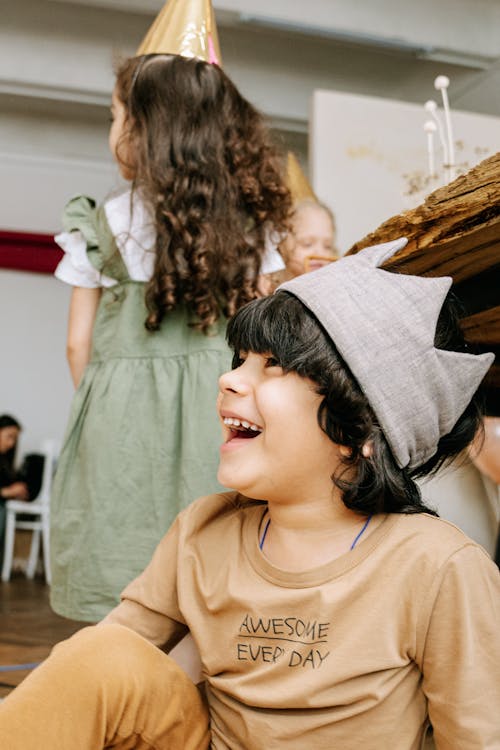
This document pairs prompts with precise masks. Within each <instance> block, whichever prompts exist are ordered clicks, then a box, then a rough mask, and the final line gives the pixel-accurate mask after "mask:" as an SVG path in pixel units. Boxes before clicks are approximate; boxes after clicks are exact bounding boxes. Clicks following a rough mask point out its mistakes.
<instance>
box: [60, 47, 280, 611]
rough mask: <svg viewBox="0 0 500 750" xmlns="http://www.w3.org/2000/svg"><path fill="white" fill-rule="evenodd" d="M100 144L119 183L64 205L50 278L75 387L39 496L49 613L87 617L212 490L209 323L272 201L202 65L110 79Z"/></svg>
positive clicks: (216, 71)
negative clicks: (46, 495) (44, 495)
mask: <svg viewBox="0 0 500 750" xmlns="http://www.w3.org/2000/svg"><path fill="white" fill-rule="evenodd" d="M112 117H113V124H112V126H111V132H110V147H111V151H112V152H113V154H114V156H115V158H116V160H117V162H118V164H119V167H120V171H121V173H122V175H123V177H124V178H125V179H128V180H132V189H131V190H129V191H127V192H124V193H121V194H120V195H118V196H116V197H114V198H111V199H110V200H108V201H107V202H106V203H105V204H104V206H103V207H100V208H96V207H95V205H94V204H93V202H92V201H90V200H89V199H88V198H78V199H76V200H73V201H71V202H70V204H69V206H68V208H67V210H66V214H65V218H64V224H65V229H66V230H67V231H68V234H64V235H60V236H59V237H58V241H59V243H60V244H61V246H62V247H63V248H64V249H65V251H66V255H65V257H64V258H63V260H62V262H61V264H60V265H59V267H58V269H57V271H56V275H57V276H58V277H59V278H60V279H62V280H63V281H66V282H68V283H70V284H72V285H73V286H74V287H75V288H74V290H73V296H72V300H71V307H70V316H69V336H68V357H69V362H70V368H71V372H72V375H73V379H74V382H75V385H76V386H77V387H78V389H77V392H76V395H75V398H74V402H73V407H72V411H71V416H70V420H69V425H68V428H67V433H66V438H65V443H64V446H63V450H62V455H61V458H60V461H59V467H58V471H57V475H56V478H55V485H54V494H53V502H52V540H53V541H52V551H53V559H52V565H53V586H52V591H51V601H52V606H53V608H54V609H55V610H56V612H58V613H60V614H62V615H64V616H66V617H70V618H72V619H77V620H87V621H96V620H98V619H100V618H101V617H103V616H104V615H105V614H106V613H107V612H108V611H109V610H110V609H111V607H113V606H114V605H115V604H116V603H117V601H118V597H119V592H120V590H121V589H122V588H123V586H124V585H125V583H126V582H127V581H128V580H130V578H132V577H134V576H135V575H136V574H137V573H138V572H139V571H140V570H141V569H142V568H143V567H144V565H145V564H146V562H147V561H148V559H149V558H150V556H151V553H152V551H153V549H154V547H155V546H156V544H157V542H158V540H159V538H160V537H161V535H162V533H163V532H164V531H165V529H166V528H168V526H169V525H170V523H171V522H172V520H173V519H174V518H175V516H176V515H177V513H178V512H179V510H180V509H181V508H183V507H185V506H186V505H187V504H188V503H189V502H191V501H192V500H193V499H194V498H195V497H197V496H198V495H199V494H200V493H201V492H205V491H206V488H207V487H209V488H212V489H214V490H215V489H216V488H217V487H218V486H219V485H217V484H216V480H215V476H216V467H217V444H218V441H219V433H220V428H219V427H218V423H217V419H216V415H215V411H214V407H213V402H214V397H215V393H216V389H217V378H218V376H219V375H220V374H221V373H222V372H223V371H224V370H225V369H227V366H228V363H229V361H230V355H229V353H228V349H227V345H226V343H225V340H224V335H225V321H226V318H227V317H228V316H230V315H232V314H233V313H234V312H235V311H236V310H238V309H239V308H240V307H241V306H242V305H243V304H244V303H246V302H248V301H249V300H250V299H252V298H254V297H255V296H256V295H257V286H258V279H259V273H260V272H261V271H263V270H266V268H265V264H264V267H263V261H264V260H265V259H264V255H265V252H264V248H265V246H266V243H268V244H269V238H270V236H271V235H272V233H273V232H274V231H278V232H282V231H283V229H284V227H285V222H286V217H287V214H288V210H289V195H288V191H287V190H286V188H285V187H284V184H283V183H282V180H281V176H280V166H279V162H278V159H277V155H276V154H275V152H274V150H273V148H272V146H271V145H270V142H269V138H268V135H267V133H266V131H265V128H264V126H263V123H262V119H261V117H260V116H259V114H258V113H257V112H256V111H255V109H254V108H253V107H252V106H251V105H250V104H249V103H248V102H247V101H246V100H245V99H244V98H243V97H242V96H241V95H240V93H239V92H238V90H237V89H236V87H235V86H234V84H233V83H232V82H231V81H230V79H229V78H228V77H227V76H226V75H225V74H224V72H223V71H222V70H221V69H220V68H219V67H218V66H217V65H212V64H208V63H207V62H204V61H202V60H199V59H188V58H185V57H181V56H178V55H166V54H161V55H157V54H153V55H151V54H148V55H141V56H139V57H134V58H132V59H129V60H127V61H126V62H125V63H124V64H123V65H122V66H121V68H120V69H119V71H118V74H117V80H116V86H115V90H114V94H113V104H112Z"/></svg>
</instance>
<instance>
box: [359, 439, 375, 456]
mask: <svg viewBox="0 0 500 750" xmlns="http://www.w3.org/2000/svg"><path fill="white" fill-rule="evenodd" d="M361 453H362V454H363V457H364V458H371V457H372V456H373V442H372V441H371V440H368V441H367V442H366V443H365V444H364V445H363V447H362V448H361Z"/></svg>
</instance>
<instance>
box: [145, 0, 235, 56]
mask: <svg viewBox="0 0 500 750" xmlns="http://www.w3.org/2000/svg"><path fill="white" fill-rule="evenodd" d="M149 54H167V55H182V56H183V57H197V58H199V59H200V60H205V62H208V63H216V64H217V65H222V57H221V54H220V47H219V37H218V35H217V27H216V25H215V15H214V9H213V7H212V3H211V0H169V1H168V2H167V3H166V4H165V5H164V7H163V8H162V10H161V11H160V13H159V14H158V16H157V18H156V20H155V21H154V23H153V25H152V26H151V28H150V29H149V31H148V33H147V34H146V36H145V37H144V39H143V41H142V43H141V45H140V47H139V49H138V50H137V52H136V55H149Z"/></svg>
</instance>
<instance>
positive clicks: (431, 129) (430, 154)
mask: <svg viewBox="0 0 500 750" xmlns="http://www.w3.org/2000/svg"><path fill="white" fill-rule="evenodd" d="M436 130H437V125H436V123H435V122H434V120H427V122H426V123H425V124H424V131H425V132H426V133H427V159H428V163H429V177H430V178H431V180H432V179H433V178H434V177H435V176H436V167H435V163H434V133H435V132H436Z"/></svg>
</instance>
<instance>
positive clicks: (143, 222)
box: [54, 190, 285, 289]
mask: <svg viewBox="0 0 500 750" xmlns="http://www.w3.org/2000/svg"><path fill="white" fill-rule="evenodd" d="M104 212H105V214H106V219H107V221H108V224H109V228H110V229H111V232H112V234H113V236H114V238H115V241H116V244H117V247H118V250H119V251H120V254H121V256H122V259H123V262H124V263H125V266H126V268H127V271H128V274H129V276H130V278H131V279H132V280H133V281H149V280H150V278H151V277H152V275H153V270H154V261H155V239H156V230H155V226H154V221H153V217H152V215H151V212H150V211H149V209H148V208H147V207H146V206H145V205H144V203H143V202H142V201H141V200H140V198H139V197H138V196H137V194H132V192H131V190H126V191H124V192H121V193H119V194H118V195H116V196H114V197H112V198H110V199H109V200H107V201H106V203H105V204H104ZM54 239H55V241H56V243H57V244H58V245H59V247H61V248H62V249H63V250H64V256H63V258H62V260H61V261H60V263H59V265H58V266H57V268H56V270H55V276H56V278H58V279H60V280H61V281H64V282H65V283H66V284H71V285H72V286H79V287H86V288H89V289H94V288H98V287H110V286H114V284H116V283H117V282H116V281H115V280H114V279H112V278H110V277H109V276H105V275H104V274H102V273H101V272H100V271H98V270H97V269H96V268H94V266H93V265H92V263H91V262H90V260H89V259H88V256H87V243H86V241H85V238H84V236H83V234H82V233H81V232H80V231H74V232H61V233H60V234H57V235H56V236H55V237H54ZM280 241H281V238H280V237H279V236H277V235H276V233H274V235H272V232H270V231H268V232H266V241H265V251H264V256H263V258H262V265H261V269H260V272H261V273H263V274H264V273H274V272H275V271H281V270H282V269H283V268H284V267H285V264H284V262H283V258H282V257H281V255H280V253H279V252H278V250H277V247H278V244H279V242H280Z"/></svg>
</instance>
